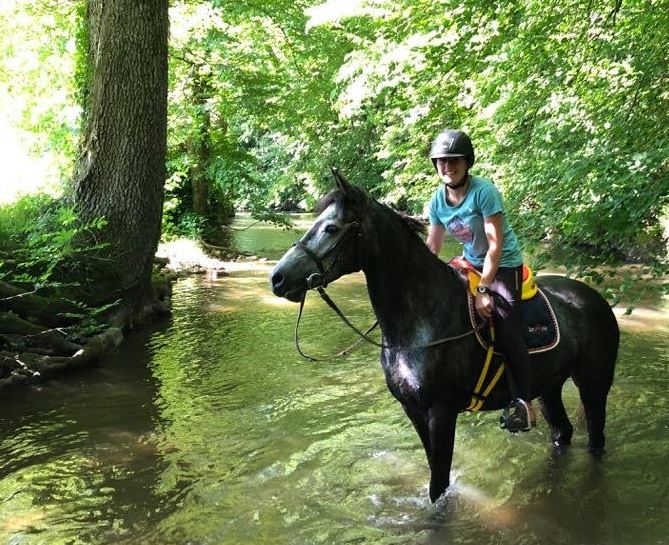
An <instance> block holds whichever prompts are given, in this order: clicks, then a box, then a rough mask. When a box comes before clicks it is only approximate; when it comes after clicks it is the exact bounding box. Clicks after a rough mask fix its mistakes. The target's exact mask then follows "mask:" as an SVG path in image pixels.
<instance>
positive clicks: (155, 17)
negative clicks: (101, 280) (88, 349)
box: [75, 0, 168, 306]
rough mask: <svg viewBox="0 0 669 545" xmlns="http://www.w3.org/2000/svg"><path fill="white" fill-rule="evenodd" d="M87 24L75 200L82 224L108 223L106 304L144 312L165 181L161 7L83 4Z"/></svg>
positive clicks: (140, 2) (129, 2) (92, 0)
mask: <svg viewBox="0 0 669 545" xmlns="http://www.w3.org/2000/svg"><path fill="white" fill-rule="evenodd" d="M88 19H89V21H88V22H89V33H88V36H89V44H90V47H89V59H88V60H89V63H90V67H91V72H90V73H91V82H90V96H89V100H88V104H87V108H86V112H87V119H86V130H85V133H84V139H83V142H82V149H81V155H80V158H79V162H78V165H77V171H76V174H75V200H76V203H77V206H78V210H79V212H80V214H81V218H82V220H83V221H90V220H93V219H95V218H99V217H104V218H105V219H106V221H107V222H108V223H107V225H106V227H105V228H104V229H103V231H102V235H101V237H102V242H107V243H108V244H109V246H108V248H107V249H106V250H105V251H104V253H105V254H106V255H105V256H104V257H106V258H108V259H109V261H107V262H104V261H103V263H106V264H105V266H104V267H101V269H104V276H106V278H105V283H106V284H107V285H106V286H101V289H102V290H104V291H105V292H106V293H105V294H106V295H108V296H109V297H107V298H109V299H111V298H117V297H122V298H125V299H126V301H134V302H135V303H133V304H134V305H135V306H137V305H138V304H139V305H143V306H146V303H147V297H146V296H147V295H150V293H151V287H150V285H151V269H152V266H151V265H152V259H153V256H154V254H155V251H156V248H157V245H158V240H159V237H160V225H161V215H162V205H163V189H164V182H165V153H166V135H167V36H168V1H167V0H89V3H88ZM99 239H100V237H98V242H99V241H100V240H99ZM104 298H105V297H100V300H104ZM149 298H150V297H149Z"/></svg>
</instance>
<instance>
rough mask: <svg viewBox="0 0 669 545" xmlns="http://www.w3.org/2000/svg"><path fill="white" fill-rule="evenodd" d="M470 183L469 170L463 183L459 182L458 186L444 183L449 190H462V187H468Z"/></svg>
mask: <svg viewBox="0 0 669 545" xmlns="http://www.w3.org/2000/svg"><path fill="white" fill-rule="evenodd" d="M468 181H469V170H467V173H466V174H465V176H464V178H462V181H460V182H458V183H457V184H447V183H446V182H444V185H445V186H446V187H447V188H448V189H460V188H461V187H462V186H464V185H466V184H467V182H468Z"/></svg>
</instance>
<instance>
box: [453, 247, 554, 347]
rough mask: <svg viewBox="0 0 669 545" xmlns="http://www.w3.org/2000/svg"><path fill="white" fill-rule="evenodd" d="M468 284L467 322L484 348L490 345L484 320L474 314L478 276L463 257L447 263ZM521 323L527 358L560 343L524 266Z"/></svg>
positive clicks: (548, 309)
mask: <svg viewBox="0 0 669 545" xmlns="http://www.w3.org/2000/svg"><path fill="white" fill-rule="evenodd" d="M449 265H451V266H452V267H453V268H454V269H455V270H456V271H458V272H459V273H460V275H461V276H462V277H463V278H464V279H465V281H466V282H467V284H468V286H469V289H468V291H467V298H468V302H469V305H468V306H469V319H470V320H471V323H472V327H474V328H475V329H476V338H477V339H478V341H479V343H480V344H481V346H482V347H483V348H486V349H487V348H488V347H489V346H491V345H492V344H493V340H492V334H491V332H490V327H488V326H485V324H484V319H483V318H481V316H479V314H478V312H476V286H478V285H479V282H480V280H481V273H480V272H479V271H477V270H476V269H475V268H474V266H473V265H472V264H471V263H469V261H467V260H466V259H464V258H462V257H456V258H454V259H452V260H451V261H450V262H449ZM520 313H521V319H522V330H521V333H522V335H523V338H524V339H525V344H526V345H527V350H528V352H529V353H530V354H536V353H539V352H547V351H549V350H551V349H553V348H555V347H556V346H557V345H558V343H559V342H560V327H559V325H558V322H557V318H556V317H555V312H554V311H553V308H552V307H551V304H550V302H549V301H548V298H547V297H546V295H545V294H544V293H543V291H541V289H540V288H539V287H538V286H537V283H536V281H535V280H534V274H533V273H532V271H531V269H530V268H529V267H528V266H527V265H523V284H522V302H521V304H520Z"/></svg>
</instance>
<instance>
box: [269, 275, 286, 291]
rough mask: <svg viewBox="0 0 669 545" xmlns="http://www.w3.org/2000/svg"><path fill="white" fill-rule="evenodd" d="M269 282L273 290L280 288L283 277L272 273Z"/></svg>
mask: <svg viewBox="0 0 669 545" xmlns="http://www.w3.org/2000/svg"><path fill="white" fill-rule="evenodd" d="M270 282H272V288H274V289H276V288H278V287H279V286H281V284H283V275H282V274H281V273H278V272H277V273H274V274H273V275H272V278H271V279H270Z"/></svg>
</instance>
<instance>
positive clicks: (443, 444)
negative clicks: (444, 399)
mask: <svg viewBox="0 0 669 545" xmlns="http://www.w3.org/2000/svg"><path fill="white" fill-rule="evenodd" d="M428 418H429V430H430V470H431V475H430V500H431V501H432V502H435V501H437V499H438V498H439V496H441V495H442V494H443V493H444V492H446V489H447V488H448V485H449V483H450V474H451V462H452V461H453V443H454V442H455V422H456V420H457V418H458V413H457V411H455V410H452V409H448V408H446V407H433V408H432V409H430V410H429V413H428Z"/></svg>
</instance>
